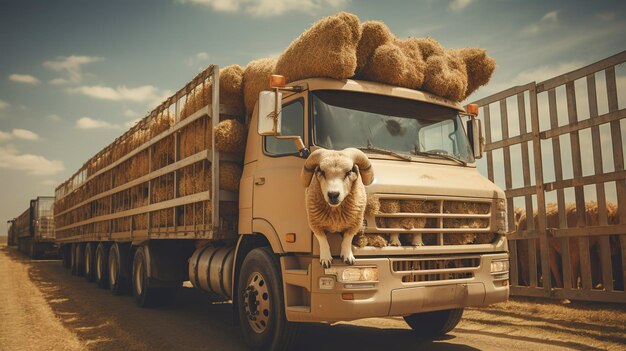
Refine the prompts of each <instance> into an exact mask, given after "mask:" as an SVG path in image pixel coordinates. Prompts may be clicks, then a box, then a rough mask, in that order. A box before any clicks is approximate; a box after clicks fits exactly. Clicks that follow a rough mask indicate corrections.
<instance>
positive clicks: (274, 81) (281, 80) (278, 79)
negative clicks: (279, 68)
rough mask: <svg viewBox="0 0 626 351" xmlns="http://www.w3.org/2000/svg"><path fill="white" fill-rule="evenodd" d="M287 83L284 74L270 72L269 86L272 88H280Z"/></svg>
mask: <svg viewBox="0 0 626 351" xmlns="http://www.w3.org/2000/svg"><path fill="white" fill-rule="evenodd" d="M286 84H287V81H286V80H285V76H281V75H279V74H272V75H271V76H270V87H272V88H281V87H284V86H285V85H286Z"/></svg>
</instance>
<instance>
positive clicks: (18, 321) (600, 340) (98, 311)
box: [0, 248, 626, 351]
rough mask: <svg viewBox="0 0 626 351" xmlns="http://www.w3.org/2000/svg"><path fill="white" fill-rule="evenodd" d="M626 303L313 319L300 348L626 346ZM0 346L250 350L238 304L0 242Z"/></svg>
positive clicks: (515, 303)
mask: <svg viewBox="0 0 626 351" xmlns="http://www.w3.org/2000/svg"><path fill="white" fill-rule="evenodd" d="M625 308H626V306H623V305H607V304H592V303H586V304H585V303H572V304H569V305H561V304H559V303H553V302H548V301H542V300H526V299H514V300H512V301H509V302H506V303H502V304H497V305H493V306H490V307H487V308H481V309H467V310H466V312H465V315H464V318H463V320H462V321H461V323H460V324H459V326H458V327H457V328H456V329H455V330H454V331H453V332H452V333H451V334H450V335H448V336H446V337H445V338H443V339H441V340H435V341H427V340H420V339H417V338H416V337H415V336H414V335H413V333H412V332H411V330H410V329H409V328H408V326H407V325H406V323H404V321H403V320H402V318H369V319H364V320H359V321H355V322H350V323H347V322H344V323H337V324H334V325H327V324H322V323H311V324H306V325H305V326H304V328H302V331H301V334H300V338H299V341H298V345H297V347H296V349H297V350H315V351H319V350H345V349H358V350H417V349H424V350H462V351H465V350H496V351H502V350H516V349H519V350H535V349H542V350H543V349H547V350H571V349H579V350H599V349H614V350H625V349H626V346H625V345H626V325H625V323H624V321H625V320H626V310H625ZM0 323H1V324H2V325H1V326H0V350H5V349H6V350H80V349H83V350H207V349H209V350H246V347H245V345H244V344H243V341H242V340H241V334H240V331H239V329H238V327H236V326H235V325H234V323H233V318H232V306H231V305H230V304H224V303H213V302H212V301H211V299H210V298H209V297H208V296H207V295H205V294H203V293H202V292H200V291H198V290H195V289H192V288H184V289H181V291H180V294H179V296H178V298H177V300H176V302H175V303H174V305H173V306H171V307H167V308H163V309H141V308H138V307H137V306H136V305H135V303H134V301H133V299H132V298H130V297H118V296H113V295H111V294H110V293H109V292H108V291H105V290H101V289H98V288H97V287H96V286H95V285H94V284H89V283H87V282H86V281H85V280H84V278H79V277H75V276H72V275H70V273H69V272H68V271H67V270H65V269H64V268H62V266H61V263H60V261H30V260H28V259H27V258H25V257H24V256H22V255H21V254H20V253H18V252H17V251H16V250H14V249H7V248H0Z"/></svg>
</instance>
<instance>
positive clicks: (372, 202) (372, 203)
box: [365, 194, 380, 218]
mask: <svg viewBox="0 0 626 351" xmlns="http://www.w3.org/2000/svg"><path fill="white" fill-rule="evenodd" d="M379 211H380V202H379V201H378V199H377V198H375V197H374V196H372V195H371V194H367V203H366V205H365V217H366V218H367V217H372V216H375V215H376V214H377V213H378V212H379Z"/></svg>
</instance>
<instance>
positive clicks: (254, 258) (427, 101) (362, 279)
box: [55, 65, 509, 349]
mask: <svg viewBox="0 0 626 351" xmlns="http://www.w3.org/2000/svg"><path fill="white" fill-rule="evenodd" d="M274 78H276V79H274ZM280 78H281V77H272V82H274V83H272V84H273V86H272V88H271V90H270V91H265V92H262V93H261V94H260V95H261V96H262V97H263V98H260V99H259V100H258V101H257V104H256V106H255V108H254V111H253V112H252V114H251V115H250V116H248V118H246V117H245V113H244V112H243V111H241V109H237V107H234V106H228V105H224V104H220V89H219V86H220V85H219V80H220V73H219V68H218V66H216V65H210V66H209V67H207V68H206V70H204V71H203V72H201V73H200V74H198V76H197V77H195V78H194V79H193V80H191V81H190V82H189V83H188V84H187V85H186V86H184V87H183V88H182V89H180V90H179V91H178V92H176V93H175V94H174V95H172V96H171V97H170V98H169V99H167V100H166V101H165V102H163V104H161V105H160V106H159V107H157V108H156V109H155V110H154V111H152V112H151V113H150V115H148V116H147V117H146V118H144V119H143V120H142V121H141V122H139V123H138V124H137V125H135V126H134V127H132V128H131V129H130V130H129V131H127V132H126V133H125V134H124V135H123V136H122V137H120V138H118V139H117V140H116V141H115V142H113V143H112V144H110V145H109V146H107V147H106V148H105V149H103V150H102V151H100V152H99V153H98V154H96V155H95V156H94V157H92V158H91V159H90V160H89V161H88V162H86V163H85V164H84V165H83V167H81V168H80V169H79V170H78V171H77V172H76V173H75V174H74V175H73V176H72V177H71V178H70V179H68V180H67V181H66V182H64V183H63V184H61V185H60V186H59V187H57V189H56V203H55V224H56V235H57V238H56V240H57V242H58V243H59V244H60V245H61V249H60V252H61V254H62V257H63V264H64V265H65V266H66V267H67V268H69V269H71V271H72V273H73V274H76V275H83V276H85V278H86V280H87V281H95V282H96V283H97V285H98V286H99V287H101V288H108V289H109V290H110V291H111V292H112V293H113V294H116V295H122V294H125V293H127V292H128V293H132V295H133V297H134V299H135V300H136V302H137V304H138V305H139V306H141V307H150V306H160V305H163V304H167V303H170V302H171V301H172V300H173V299H174V298H175V295H176V291H177V290H178V289H180V288H181V286H182V284H183V283H184V282H186V281H189V282H190V283H191V285H193V287H195V288H198V289H201V290H203V291H205V292H208V293H211V294H213V295H217V296H221V297H222V298H223V299H224V300H230V301H232V305H233V316H234V320H235V322H236V323H237V324H238V325H240V327H241V331H242V334H243V337H244V340H245V342H246V343H247V344H248V345H249V346H250V347H251V348H253V349H284V348H289V346H290V345H292V343H293V341H294V340H295V338H296V335H297V330H298V329H299V328H300V327H301V325H302V322H328V323H332V322H337V321H349V320H355V319H360V318H368V317H386V316H402V317H404V319H405V320H406V322H407V323H408V325H409V326H410V327H411V328H413V330H414V331H415V332H416V333H418V334H420V335H422V336H429V337H436V336H438V335H441V334H445V333H447V332H449V331H450V330H452V329H453V328H454V327H455V326H456V325H457V323H458V322H459V320H460V319H461V316H462V313H463V309H464V308H465V307H468V306H484V305H488V304H492V303H496V302H501V301H505V300H506V299H508V295H509V274H508V265H509V262H508V257H509V256H508V246H507V241H506V237H505V235H506V233H507V222H506V208H505V206H506V205H505V195H504V192H503V191H502V190H501V189H500V188H498V187H497V186H496V185H495V184H493V183H492V182H490V181H489V180H487V179H486V178H484V177H482V176H481V175H480V174H479V172H478V171H477V169H476V162H475V159H476V158H478V157H480V156H481V153H482V147H481V146H482V144H483V137H482V131H481V126H480V123H479V121H478V119H476V118H475V116H476V114H477V110H475V106H469V107H468V108H467V111H466V108H464V107H462V106H461V105H460V104H459V103H458V102H454V101H450V100H447V99H444V98H441V97H438V96H435V95H433V94H430V93H427V92H422V91H417V90H411V89H405V88H400V87H395V86H390V85H385V84H382V83H376V82H370V81H359V80H351V79H348V80H334V79H328V78H310V79H304V80H300V81H296V82H291V83H289V84H287V85H285V84H283V83H281V79H280ZM207 84H210V86H212V90H211V94H212V95H211V97H212V99H211V101H212V102H211V103H209V104H207V105H205V106H201V107H198V108H197V110H196V111H195V112H193V113H192V114H191V115H189V116H187V117H186V118H184V119H182V118H179V112H180V110H181V105H182V103H183V102H184V101H185V97H186V96H190V95H191V94H192V92H193V91H194V90H196V89H198V88H199V87H204V86H207ZM164 116H172V117H171V118H173V119H172V121H171V124H170V125H169V126H167V127H166V128H162V129H160V130H159V131H158V132H153V128H156V127H155V126H156V125H159V124H162V123H160V122H159V121H161V120H162V119H163V118H166V117H164ZM233 116H234V117H233ZM224 118H238V119H239V120H243V121H245V123H246V125H248V126H249V127H248V131H247V134H246V140H245V144H246V145H245V152H244V153H243V154H242V155H237V154H228V153H225V152H221V151H219V150H216V135H215V128H216V126H217V125H218V123H219V120H220V119H224ZM268 119H270V122H269V123H268V121H267V120H268ZM277 126H280V128H277ZM466 129H467V130H466ZM142 133H143V134H142ZM190 138H192V139H193V140H195V142H194V143H195V144H194V145H195V148H190V147H189V143H188V142H189V140H190ZM294 141H295V142H294ZM129 145H131V146H129ZM296 145H297V146H296ZM346 147H356V148H359V149H361V150H363V152H365V153H366V155H367V156H368V157H369V159H370V161H371V163H372V166H373V169H374V172H375V179H374V182H373V183H372V184H371V185H370V186H368V187H367V192H368V196H370V197H372V198H374V199H378V200H379V201H386V200H390V201H391V200H398V201H407V200H419V201H422V202H423V203H425V204H428V205H429V206H426V207H424V208H428V210H424V211H422V212H411V213H409V212H405V211H402V210H401V211H399V212H398V211H396V212H393V213H390V212H387V213H383V212H378V213H375V214H372V215H368V216H366V218H365V220H364V223H363V232H364V233H365V234H380V235H383V236H388V235H389V234H393V233H399V234H400V235H401V237H402V238H404V237H405V236H409V235H412V234H422V236H423V242H424V245H423V246H411V245H408V244H406V241H405V240H403V243H402V245H400V246H384V247H373V246H363V247H359V246H356V245H355V246H353V253H354V256H355V257H356V260H355V262H354V264H353V265H347V264H344V263H343V262H342V261H341V260H340V259H339V250H340V247H339V244H340V242H341V236H340V235H339V234H331V233H329V234H328V235H327V236H328V240H329V242H330V247H331V252H332V254H333V257H334V260H333V264H332V266H331V267H330V268H323V267H322V266H321V265H320V262H319V253H320V249H319V244H318V243H317V241H316V240H315V239H314V237H313V235H312V232H311V229H310V228H309V226H308V222H307V213H306V211H305V204H304V199H305V196H304V193H305V188H304V187H303V185H302V184H301V180H300V173H301V170H302V167H303V164H304V161H305V158H306V156H307V154H308V153H309V152H310V151H312V150H315V149H317V148H327V149H337V150H338V149H343V148H346ZM120 150H123V151H120ZM229 162H234V163H238V164H242V165H243V166H242V173H241V178H240V180H239V182H238V184H239V188H238V191H232V190H224V189H222V188H221V187H220V184H221V183H224V182H226V181H232V179H230V178H228V177H229V175H228V174H222V170H223V169H225V168H226V166H225V165H227V164H228V163H229ZM137 169H141V171H137ZM133 170H134V171H133ZM130 173H133V174H132V175H131V174H130ZM412 218H426V222H425V223H426V224H425V225H424V226H422V227H420V228H406V227H399V226H397V225H389V224H390V223H395V222H394V221H390V220H389V219H391V220H393V219H396V220H401V219H412ZM187 284H188V283H187Z"/></svg>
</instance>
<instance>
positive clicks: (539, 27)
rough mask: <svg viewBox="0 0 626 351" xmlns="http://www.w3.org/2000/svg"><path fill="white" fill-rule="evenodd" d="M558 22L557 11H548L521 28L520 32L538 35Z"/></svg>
mask: <svg viewBox="0 0 626 351" xmlns="http://www.w3.org/2000/svg"><path fill="white" fill-rule="evenodd" d="M558 23H559V11H556V10H555V11H550V12H548V13H546V14H545V15H543V17H541V19H540V20H539V21H538V22H536V23H531V24H529V25H528V26H526V27H524V29H522V34H524V35H527V36H533V35H538V34H539V33H542V32H545V31H546V30H549V29H552V28H554V27H556V25H557V24H558Z"/></svg>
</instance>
